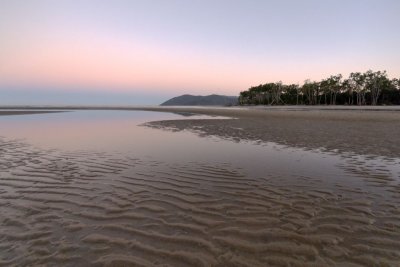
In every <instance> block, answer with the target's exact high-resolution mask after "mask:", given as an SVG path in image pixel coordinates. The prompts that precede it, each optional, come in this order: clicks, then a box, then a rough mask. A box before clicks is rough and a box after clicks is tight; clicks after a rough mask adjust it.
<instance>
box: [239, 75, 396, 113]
mask: <svg viewBox="0 0 400 267" xmlns="http://www.w3.org/2000/svg"><path fill="white" fill-rule="evenodd" d="M239 104H240V105H285V104H287V105H400V79H392V80H390V79H389V78H388V76H387V73H386V71H376V72H375V71H372V70H368V71H366V72H365V73H360V72H353V73H351V74H350V75H349V77H347V78H343V76H342V75H341V74H338V75H332V76H330V77H329V78H326V79H323V80H322V81H319V82H315V81H310V80H306V81H305V82H304V84H303V85H302V86H300V85H298V84H290V85H286V84H282V82H276V83H266V84H260V85H258V86H253V87H251V88H249V89H248V90H246V91H243V92H241V93H240V96H239Z"/></svg>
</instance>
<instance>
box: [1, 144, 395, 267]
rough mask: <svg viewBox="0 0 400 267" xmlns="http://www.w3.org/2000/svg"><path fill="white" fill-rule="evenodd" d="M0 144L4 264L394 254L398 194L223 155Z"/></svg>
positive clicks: (330, 262) (322, 259) (280, 260)
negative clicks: (251, 168)
mask: <svg viewBox="0 0 400 267" xmlns="http://www.w3.org/2000/svg"><path fill="white" fill-rule="evenodd" d="M0 149H1V152H2V153H1V156H0V186H1V187H0V188H1V190H0V204H1V205H0V207H1V208H0V209H1V214H2V218H1V232H0V246H1V250H0V251H1V252H0V255H1V261H0V265H2V266H12V265H18V266H21V265H22V266H24V265H40V264H49V265H68V266H76V265H89V264H91V265H95V266H96V265H98V266H104V265H105V266H154V265H162V266H268V265H271V266H287V265H291V266H310V265H311V264H314V265H315V266H335V265H337V266H378V265H382V266H385V264H386V265H387V266H395V265H396V264H398V262H399V259H400V253H399V251H400V209H399V207H400V205H399V204H400V203H399V202H400V199H397V201H394V200H393V199H391V200H390V201H385V200H383V199H382V198H380V196H378V195H374V194H368V192H365V191H357V190H354V191H352V190H351V188H349V187H347V188H343V190H340V189H338V190H337V191H331V190H326V189H324V185H323V183H315V181H314V182H312V183H310V184H309V185H307V183H304V184H303V186H295V185H293V186H292V187H288V186H286V185H281V184H280V182H279V179H274V177H268V175H266V177H265V178H255V177H249V176H246V174H245V173H242V172H241V171H240V170H235V168H233V167H232V166H229V165H213V164H203V163H196V162H193V163H192V164H186V165H183V166H182V165H168V164H165V163H162V162H157V161H145V160H142V159H134V158H132V157H123V156H121V155H113V154H107V153H97V154H95V153H87V152H73V153H72V152H69V153H67V152H60V151H44V150H39V149H35V148H33V147H31V146H30V145H27V144H24V143H21V142H17V141H7V140H4V139H2V140H1V142H0ZM371 179H372V178H371ZM375 179H376V180H377V179H378V178H375ZM310 180H311V178H310ZM305 181H307V177H306V178H305ZM397 189H399V187H397ZM397 192H398V191H397Z"/></svg>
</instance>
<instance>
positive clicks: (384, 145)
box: [0, 106, 400, 158]
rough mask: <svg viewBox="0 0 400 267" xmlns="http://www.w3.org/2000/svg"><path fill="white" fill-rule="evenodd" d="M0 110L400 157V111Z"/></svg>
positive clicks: (276, 108)
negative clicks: (154, 117) (97, 116)
mask: <svg viewBox="0 0 400 267" xmlns="http://www.w3.org/2000/svg"><path fill="white" fill-rule="evenodd" d="M6 108H7V110H5V109H6ZM0 109H2V110H0V115H16V114H20V115H22V114H37V113H47V112H57V111H60V110H142V111H156V112H174V113H179V112H185V113H195V114H204V115H211V116H223V117H227V119H204V120H190V119H189V120H169V121H156V122H149V123H147V124H146V125H147V126H150V127H154V128H163V129H174V130H178V131H181V130H190V131H195V132H199V131H200V132H201V133H202V134H205V135H213V136H219V137H222V138H228V139H232V140H235V141H240V140H248V141H256V142H260V141H262V142H276V143H279V144H283V145H289V146H294V147H302V148H306V149H321V148H322V149H324V150H327V151H335V152H350V153H356V154H364V155H375V156H385V157H397V158H398V157H400V146H399V145H398V144H400V135H399V129H400V106H361V107H359V106H300V107H299V106H263V107H260V106H257V107H252V106H251V107H213V106H196V107H192V106H179V107H173V106H170V107H160V106H137V107H129V106H125V107H115V106H114V107H113V106H86V107H82V106H80V107H78V106H63V107H44V106H41V107H27V106H24V107H21V106H20V107H16V106H14V107H3V108H1V107H0ZM19 109H23V110H21V111H19Z"/></svg>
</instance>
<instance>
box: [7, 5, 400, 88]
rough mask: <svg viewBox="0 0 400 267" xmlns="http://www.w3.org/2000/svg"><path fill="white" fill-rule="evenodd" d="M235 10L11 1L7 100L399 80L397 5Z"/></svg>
mask: <svg viewBox="0 0 400 267" xmlns="http://www.w3.org/2000/svg"><path fill="white" fill-rule="evenodd" d="M228 2H229V1H224V0H221V1H220V2H213V1H211V2H207V1H195V2H193V4H192V5H190V6H188V5H184V4H183V3H184V2H182V1H179V0H174V1H171V2H170V3H168V4H167V3H165V2H163V1H155V2H154V3H153V2H152V3H148V2H147V1H123V0H118V1H115V2H107V1H99V2H96V1H90V0H86V1H62V0H61V1H56V2H54V1H47V0H32V1H29V2H26V1H19V0H13V1H11V0H4V1H2V2H1V3H0V41H1V44H0V46H1V49H0V90H5V89H7V88H13V90H18V88H24V90H29V88H33V89H32V90H37V88H46V89H48V88H53V89H52V90H59V89H57V88H62V90H68V91H71V92H72V91H79V90H86V91H99V90H100V91H105V92H115V93H118V92H123V93H135V92H138V93H144V92H150V93H157V92H163V93H164V94H165V95H175V94H182V93H191V94H211V93H217V94H227V95H238V93H239V92H240V91H243V90H246V89H247V88H248V87H250V86H253V85H258V84H260V83H265V82H274V81H279V80H281V81H283V82H285V83H300V84H301V83H303V81H304V80H305V79H308V78H309V79H312V80H319V79H322V78H325V77H327V76H329V75H331V74H337V73H342V74H344V75H348V74H349V73H350V72H353V71H366V70H368V69H374V70H387V71H388V74H389V76H390V77H400V65H399V64H398V62H400V54H399V53H398V47H400V35H399V33H398V32H399V31H398V26H399V25H400V19H399V17H398V16H397V13H396V12H395V10H398V8H399V7H400V5H399V2H397V1H389V0H386V1H385V4H380V3H381V2H379V1H373V0H368V1H361V2H358V1H350V2H349V4H348V6H347V7H346V9H345V10H343V7H342V6H341V5H339V4H334V3H331V2H329V3H325V4H323V3H320V2H319V1H314V0H307V1H304V2H301V1H300V2H301V3H299V2H298V1H295V2H293V1H288V0H286V1H282V3H280V4H277V3H267V1H265V2H264V1H255V2H251V3H248V2H246V1H238V2H237V3H236V2H235V4H230V5H227V4H228ZM360 3H362V4H360ZM357 10H358V11H359V10H361V11H362V12H358V13H354V12H355V11H357ZM283 14H285V16H283V17H282V15H283ZM372 15H373V16H372Z"/></svg>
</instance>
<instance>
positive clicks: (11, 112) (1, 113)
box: [0, 109, 63, 116]
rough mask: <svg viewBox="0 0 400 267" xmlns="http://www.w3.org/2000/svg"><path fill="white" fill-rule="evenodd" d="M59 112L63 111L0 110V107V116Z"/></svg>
mask: <svg viewBox="0 0 400 267" xmlns="http://www.w3.org/2000/svg"><path fill="white" fill-rule="evenodd" d="M59 112H63V111H57V110H1V109H0V116H10V115H29V114H43V113H59Z"/></svg>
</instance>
